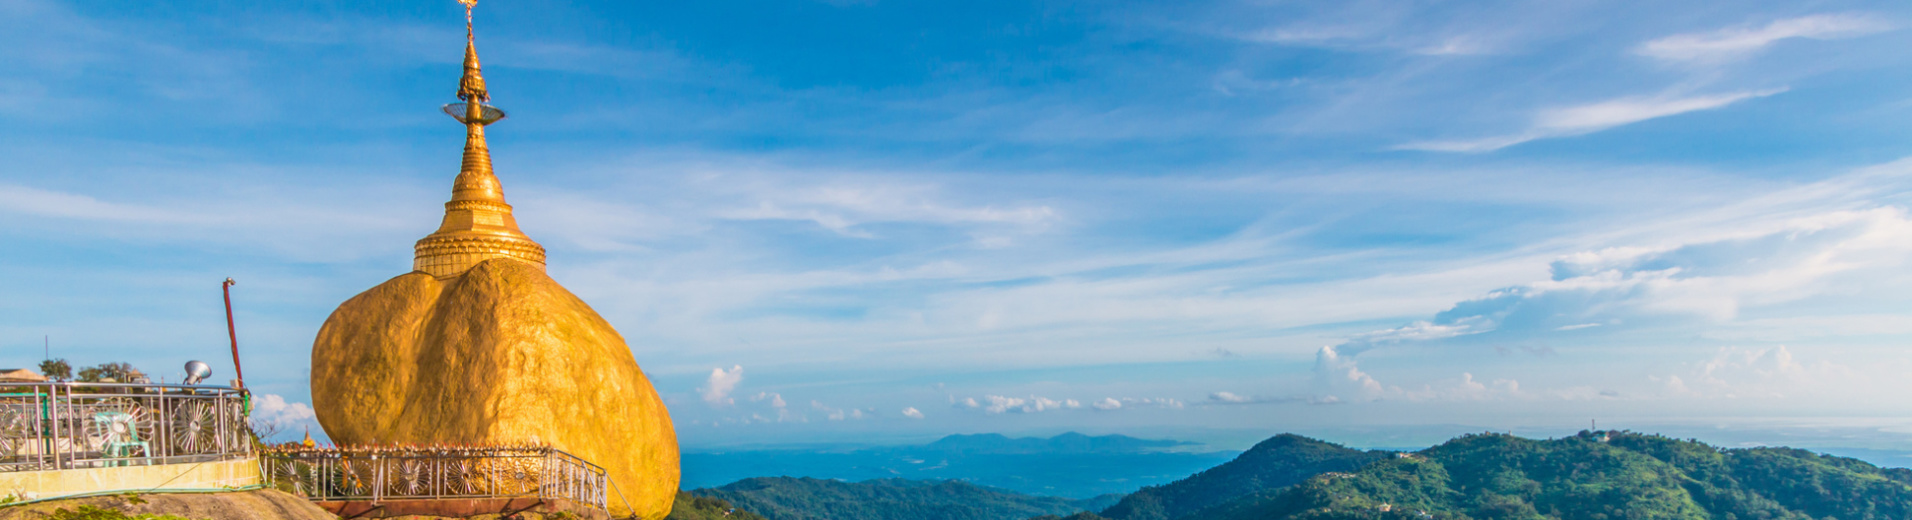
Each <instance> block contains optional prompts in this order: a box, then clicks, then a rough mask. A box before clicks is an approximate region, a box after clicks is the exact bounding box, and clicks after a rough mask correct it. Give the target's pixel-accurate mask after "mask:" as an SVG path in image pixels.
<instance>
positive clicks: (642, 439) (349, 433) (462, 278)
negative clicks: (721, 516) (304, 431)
mask: <svg viewBox="0 0 1912 520" xmlns="http://www.w3.org/2000/svg"><path fill="white" fill-rule="evenodd" d="M460 2H462V3H465V4H466V40H465V66H464V75H463V77H462V78H460V80H459V82H458V99H459V100H460V101H462V102H461V103H454V104H450V105H446V106H445V112H446V113H448V114H450V115H452V117H454V118H456V119H457V120H458V121H459V122H461V123H463V124H464V125H465V153H464V159H463V161H462V165H461V167H460V168H459V172H458V177H457V179H456V180H455V181H453V182H452V196H451V201H450V202H446V203H445V217H444V220H443V222H441V223H440V224H439V227H438V230H437V231H436V232H434V233H432V234H431V235H429V236H426V237H425V238H424V239H421V240H419V241H418V243H417V244H416V246H415V247H414V260H413V263H412V268H413V271H412V272H410V273H407V274H403V275H399V276H398V277H396V278H392V279H391V280H387V281H386V282H385V283H382V284H379V285H378V286H377V287H373V288H371V289H370V290H367V291H365V292H363V293H360V294H359V295H357V296H354V297H352V299H350V300H346V302H345V303H343V304H340V305H339V308H338V310H335V311H333V312H332V315H331V317H329V318H327V319H326V320H325V325H324V326H323V327H321V328H320V329H319V335H318V338H317V339H316V340H315V341H314V342H313V344H312V401H313V408H314V409H315V410H316V412H317V414H318V420H319V424H320V425H321V426H322V427H323V428H324V429H325V432H326V434H327V435H329V436H331V438H332V441H333V442H334V443H337V444H341V445H363V444H527V443H529V444H540V445H549V446H552V447H554V448H557V449H560V450H564V451H566V452H569V453H571V454H574V455H577V456H579V457H581V458H583V459H585V460H588V461H591V462H593V463H596V464H598V465H599V466H602V467H604V468H605V470H606V471H607V473H608V475H609V476H610V479H611V484H612V486H611V490H610V491H611V494H610V500H609V502H610V507H611V510H612V512H613V513H616V514H618V515H619V516H624V515H635V516H637V517H638V518H647V519H658V518H663V517H664V516H665V515H666V514H668V513H669V512H670V508H671V502H672V500H673V498H674V497H675V496H676V493H677V485H678V476H679V475H678V454H677V436H676V433H675V431H674V430H673V429H672V426H671V420H670V415H669V412H668V411H667V410H665V408H664V403H663V401H662V400H660V399H659V398H658V396H657V391H656V390H654V389H653V388H652V387H651V384H650V381H649V380H647V379H646V378H645V377H644V373H643V371H641V370H640V369H639V368H638V366H637V361H636V360H635V359H634V358H633V357H632V355H631V350H630V348H629V347H628V346H626V345H625V343H624V338H623V337H622V336H619V335H618V333H617V331H616V330H614V329H612V328H611V325H610V323H607V322H605V321H604V318H602V317H600V316H598V314H597V312H596V311H593V310H591V307H590V306H589V305H586V304H585V303H584V301H583V300H579V299H578V297H577V296H574V295H572V294H571V292H570V291H567V290H565V289H564V287H563V286H560V285H558V283H557V282H556V281H553V280H552V279H551V278H550V277H549V276H547V275H546V274H545V253H544V247H543V246H540V245H538V243H537V242H535V241H533V240H532V239H531V237H529V236H526V235H525V234H524V232H522V231H519V230H518V223H517V220H516V219H514V218H512V215H511V205H509V204H506V203H505V197H504V190H503V188H502V186H501V185H500V184H499V183H498V177H497V176H496V175H495V174H494V173H493V172H492V169H491V152H490V150H489V149H488V148H487V147H486V146H485V126H486V125H490V124H492V123H495V122H497V121H498V120H500V119H503V117H504V112H502V111H500V110H498V109H496V108H493V107H491V106H488V105H486V102H488V101H490V95H489V93H488V92H487V91H486V90H485V80H484V77H483V75H481V74H480V70H479V65H478V51H477V48H476V45H475V43H474V39H473V38H472V35H471V19H470V14H471V11H470V8H471V6H472V4H474V3H476V0H460Z"/></svg>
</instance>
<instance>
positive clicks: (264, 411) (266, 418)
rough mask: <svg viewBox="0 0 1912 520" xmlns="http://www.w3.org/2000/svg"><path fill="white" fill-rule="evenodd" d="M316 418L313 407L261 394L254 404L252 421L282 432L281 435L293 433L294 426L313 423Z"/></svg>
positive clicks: (277, 396) (276, 396)
mask: <svg viewBox="0 0 1912 520" xmlns="http://www.w3.org/2000/svg"><path fill="white" fill-rule="evenodd" d="M314 417H316V416H315V415H314V414H313V412H312V406H311V405H308V404H305V403H289V402H286V400H285V398H284V397H281V396H279V395H276V394H260V395H259V397H258V398H257V399H254V400H253V402H252V420H253V421H254V422H255V423H257V424H263V425H265V426H266V427H269V428H275V429H278V430H280V433H281V434H287V433H292V432H291V431H290V430H291V428H292V427H293V426H294V425H297V424H299V423H301V422H307V423H308V426H309V421H312V420H313V418H314Z"/></svg>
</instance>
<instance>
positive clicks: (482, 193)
mask: <svg viewBox="0 0 1912 520" xmlns="http://www.w3.org/2000/svg"><path fill="white" fill-rule="evenodd" d="M458 3H461V4H465V72H464V75H463V76H461V77H459V78H458V100H459V101H462V103H452V104H449V105H445V113H446V114H448V115H450V116H452V118H454V119H457V120H458V122H460V123H464V124H465V155H464V160H463V161H461V163H460V165H459V168H458V178H457V179H456V180H453V181H452V187H451V201H450V202H446V203H445V220H444V222H443V223H442V224H440V225H439V227H438V232H436V233H432V234H431V235H430V236H427V237H425V238H424V239H422V240H419V241H418V244H417V245H415V246H414V247H413V251H414V256H413V259H412V268H413V269H415V270H418V271H424V272H426V273H430V274H431V275H433V276H437V277H440V278H445V277H450V276H456V275H458V274H459V273H463V272H465V270H466V269H470V268H471V267H472V266H474V265H478V263H479V262H483V261H485V260H489V259H492V258H513V259H517V260H523V261H526V262H530V263H532V264H535V265H537V266H538V267H539V268H540V269H542V268H543V267H544V246H540V245H538V243H537V242H534V241H532V240H531V237H528V236H525V234H524V232H522V231H519V230H518V220H517V219H516V218H514V217H512V216H511V205H510V204H506V203H505V192H504V187H503V186H502V185H500V184H499V183H498V176H497V175H496V174H494V173H493V172H492V171H491V149H490V147H488V146H486V145H485V126H486V125H490V124H492V123H496V122H498V120H500V119H504V118H505V112H504V111H503V110H499V109H497V108H495V107H492V106H490V105H487V104H485V103H486V102H488V101H491V93H490V92H488V91H486V90H485V77H484V74H483V71H482V70H480V67H479V65H478V46H477V39H476V38H475V36H474V34H473V32H472V24H471V9H472V7H474V6H476V5H477V4H478V0H458Z"/></svg>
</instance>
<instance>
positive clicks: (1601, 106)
mask: <svg viewBox="0 0 1912 520" xmlns="http://www.w3.org/2000/svg"><path fill="white" fill-rule="evenodd" d="M1785 91H1786V89H1783V88H1782V89H1767V90H1756V91H1740V92H1728V93H1724V94H1711V95H1698V96H1656V97H1626V98H1619V99H1612V100H1607V101H1601V102H1598V103H1590V104H1586V105H1578V106H1571V107H1561V108H1553V109H1547V110H1542V111H1540V112H1539V113H1538V114H1536V115H1535V116H1534V120H1533V123H1532V125H1531V126H1530V127H1529V128H1528V129H1527V130H1525V131H1522V132H1520V133H1516V134H1509V135H1500V136H1493V137H1483V138H1478V139H1463V140H1452V141H1416V142H1411V143H1407V144H1403V145H1400V146H1397V147H1395V148H1396V149H1401V150H1421V151H1429V152H1462V153H1478V152H1491V151H1494V150H1499V149H1502V148H1506V147H1509V146H1513V145H1516V144H1520V143H1525V142H1528V141H1534V140H1538V139H1549V138H1556V137H1572V136H1577V135H1585V134H1590V133H1594V132H1598V131H1601V130H1606V129H1609V128H1613V127H1616V126H1622V125H1628V124H1633V123H1638V122H1641V121H1646V120H1649V119H1657V118H1662V117H1667V116H1673V115H1679V114H1684V113H1688V112H1696V111H1702V110H1713V109H1717V108H1722V107H1725V106H1728V105H1731V104H1734V103H1738V102H1740V101H1745V100H1748V99H1754V98H1760V97H1766V96H1770V95H1773V94H1778V93H1781V92H1785Z"/></svg>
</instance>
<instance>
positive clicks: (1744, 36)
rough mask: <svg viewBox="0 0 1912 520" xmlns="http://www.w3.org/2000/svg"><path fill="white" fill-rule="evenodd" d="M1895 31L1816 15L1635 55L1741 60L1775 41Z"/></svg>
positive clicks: (1676, 39)
mask: <svg viewBox="0 0 1912 520" xmlns="http://www.w3.org/2000/svg"><path fill="white" fill-rule="evenodd" d="M1894 28H1895V26H1894V25H1893V24H1892V23H1889V22H1887V21H1885V20H1883V19H1881V18H1879V17H1878V16H1874V15H1866V14H1819V15H1812V16H1802V17H1799V18H1787V19H1784V20H1775V21H1773V22H1771V23H1768V24H1766V25H1765V26H1762V27H1735V28H1727V29H1720V30H1716V31H1708V32H1702V33H1689V34H1676V35H1673V36H1667V37H1665V38H1660V39H1656V40H1653V41H1649V42H1646V43H1643V44H1640V46H1639V47H1638V48H1636V49H1634V52H1636V53H1638V54H1640V55H1643V56H1649V57H1653V58H1657V59H1661V60H1667V61H1682V62H1711V61H1722V60H1728V59H1733V58H1739V57H1744V56H1746V55H1749V54H1752V53H1753V52H1756V51H1758V50H1760V49H1764V48H1766V47H1767V46H1768V45H1772V44H1773V43H1774V42H1778V41H1780V40H1786V39H1790V38H1806V39H1813V40H1833V39H1840V38H1853V37H1858V36H1865V35H1868V34H1876V33H1880V32H1885V31H1890V30H1893V29H1894Z"/></svg>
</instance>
